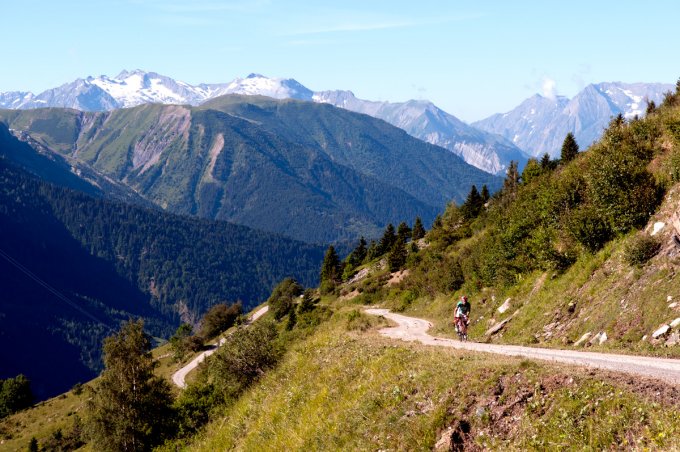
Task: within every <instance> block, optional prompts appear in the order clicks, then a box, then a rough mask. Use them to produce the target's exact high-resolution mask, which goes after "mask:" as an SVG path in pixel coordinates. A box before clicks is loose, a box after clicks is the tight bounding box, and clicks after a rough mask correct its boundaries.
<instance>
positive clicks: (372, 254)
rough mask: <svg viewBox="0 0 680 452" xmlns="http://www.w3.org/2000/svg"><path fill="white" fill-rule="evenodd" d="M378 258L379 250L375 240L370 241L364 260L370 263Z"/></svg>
mask: <svg viewBox="0 0 680 452" xmlns="http://www.w3.org/2000/svg"><path fill="white" fill-rule="evenodd" d="M378 256H380V250H379V249H378V243H377V242H376V241H375V240H371V244H370V245H369V246H368V250H367V251H366V260H367V261H372V260H373V259H375V258H376V257H378Z"/></svg>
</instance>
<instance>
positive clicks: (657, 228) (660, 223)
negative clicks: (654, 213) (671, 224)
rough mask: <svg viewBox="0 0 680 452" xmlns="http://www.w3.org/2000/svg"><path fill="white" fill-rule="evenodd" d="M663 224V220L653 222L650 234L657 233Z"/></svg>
mask: <svg viewBox="0 0 680 452" xmlns="http://www.w3.org/2000/svg"><path fill="white" fill-rule="evenodd" d="M664 226H666V223H664V222H663V221H657V222H656V223H654V228H653V229H652V235H656V234H658V233H659V232H660V231H661V230H662V229H663V227H664Z"/></svg>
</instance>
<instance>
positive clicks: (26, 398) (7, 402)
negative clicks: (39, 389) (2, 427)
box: [0, 375, 33, 419]
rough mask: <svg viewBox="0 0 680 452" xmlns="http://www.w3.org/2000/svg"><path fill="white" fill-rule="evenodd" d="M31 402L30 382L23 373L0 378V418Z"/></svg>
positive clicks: (27, 405)
mask: <svg viewBox="0 0 680 452" xmlns="http://www.w3.org/2000/svg"><path fill="white" fill-rule="evenodd" d="M32 404H33V392H32V391H31V382H30V381H29V380H28V378H26V377H25V376H24V375H17V376H16V377H15V378H8V379H6V380H4V381H3V380H0V419H2V418H3V417H5V416H9V415H10V414H12V413H16V412H17V411H19V410H23V409H24V408H28V407H29V406H31V405H32Z"/></svg>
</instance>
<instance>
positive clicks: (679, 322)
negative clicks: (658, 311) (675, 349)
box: [670, 317, 680, 329]
mask: <svg viewBox="0 0 680 452" xmlns="http://www.w3.org/2000/svg"><path fill="white" fill-rule="evenodd" d="M678 326H680V317H678V318H677V319H675V320H673V321H672V322H671V323H670V327H671V328H673V329H675V328H677V327H678Z"/></svg>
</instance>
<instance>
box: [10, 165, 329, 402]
mask: <svg viewBox="0 0 680 452" xmlns="http://www.w3.org/2000/svg"><path fill="white" fill-rule="evenodd" d="M0 226H1V228H2V234H0V250H2V253H3V256H8V257H3V258H0V271H1V272H2V275H3V277H2V297H1V298H0V335H1V337H2V340H3V342H5V343H8V344H12V346H11V347H10V346H8V347H1V348H0V359H1V360H2V362H3V365H2V371H1V372H0V378H7V377H14V376H16V375H18V374H19V373H24V374H26V375H27V376H28V378H29V379H30V380H31V381H32V384H33V387H34V391H35V393H36V394H37V395H38V397H39V398H44V397H45V396H47V395H52V394H57V393H60V392H63V391H64V390H65V389H68V388H69V387H71V386H72V385H73V384H74V383H76V382H77V381H85V380H87V379H89V378H92V377H93V376H94V375H95V373H94V372H95V371H96V370H99V369H100V359H99V348H100V346H101V340H102V338H103V336H104V335H106V334H109V332H110V330H109V328H113V329H116V328H117V327H118V324H119V322H120V321H122V320H125V319H127V318H128V316H134V317H142V318H144V319H146V325H147V328H148V329H149V331H150V332H152V333H153V334H154V335H155V336H157V337H165V338H167V337H169V336H170V335H171V334H172V332H174V330H175V329H176V327H177V325H178V324H179V322H180V319H182V320H183V321H184V322H188V323H191V324H196V322H197V321H198V319H200V317H201V316H202V315H203V313H205V312H206V311H207V310H208V308H210V307H211V306H213V305H215V304H217V303H221V302H236V301H241V302H242V303H243V305H244V306H245V307H246V308H249V307H252V306H254V305H256V304H258V303H259V302H260V301H262V300H264V299H266V298H267V296H268V295H269V293H270V291H271V289H272V287H273V286H274V285H275V284H276V282H277V281H279V280H281V279H282V278H284V277H286V276H294V277H296V278H298V279H299V280H300V281H302V282H304V283H305V284H307V285H312V284H314V283H315V282H316V280H317V276H316V272H317V268H318V265H319V263H320V262H321V258H322V249H321V248H320V247H315V246H312V245H307V244H304V243H301V242H296V241H293V240H290V239H287V238H284V237H281V236H277V235H272V234H269V233H265V232H260V231H254V230H252V229H248V228H246V227H243V226H237V225H232V224H229V223H225V222H215V221H208V220H200V219H195V218H186V217H180V216H175V215H171V214H168V213H165V212H162V211H155V210H147V209H143V208H140V207H135V206H132V205H127V204H119V203H114V202H110V201H105V200H102V199H97V198H93V197H90V196H88V195H86V194H83V193H79V192H75V191H71V190H68V189H63V188H59V187H56V186H54V185H51V184H48V183H46V182H42V181H39V180H37V179H35V178H33V177H31V176H29V175H28V174H26V173H24V172H22V171H21V170H19V169H17V168H14V167H12V166H9V165H8V164H7V163H6V162H5V160H3V159H0ZM8 259H10V260H11V261H12V262H10V260H8ZM22 268H23V269H24V270H22ZM86 313H87V314H89V315H87V314H86ZM28 331H30V334H28V333H27V332H28ZM37 347H39V350H40V355H41V356H42V358H41V359H36V357H35V353H36V351H37Z"/></svg>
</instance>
